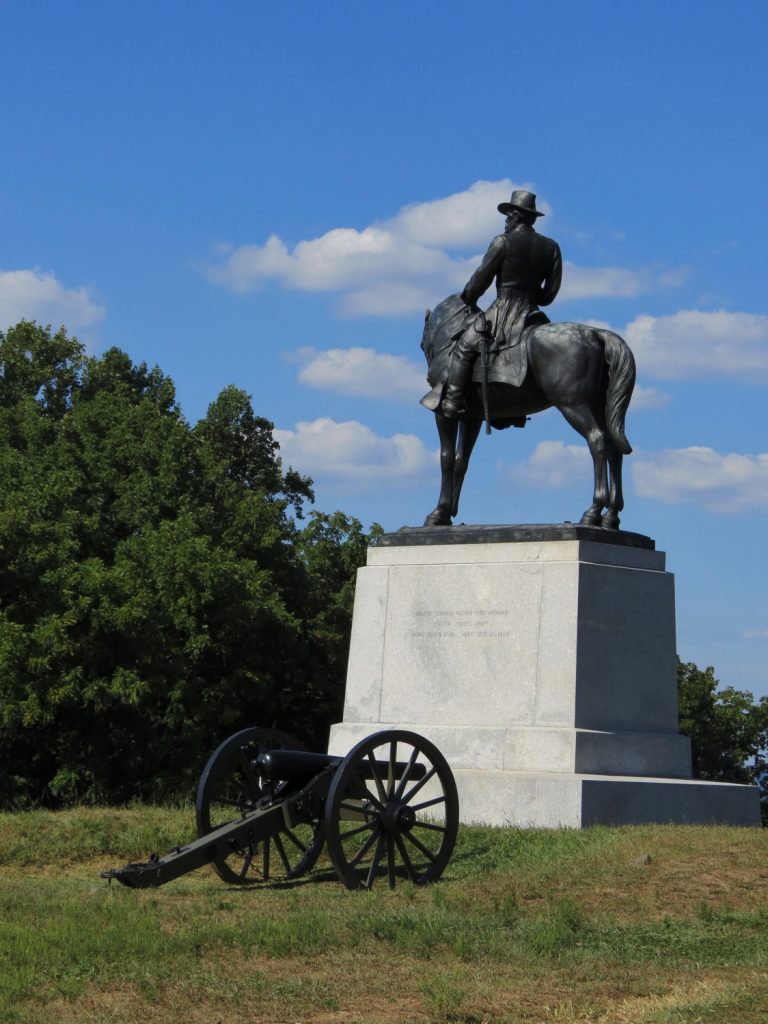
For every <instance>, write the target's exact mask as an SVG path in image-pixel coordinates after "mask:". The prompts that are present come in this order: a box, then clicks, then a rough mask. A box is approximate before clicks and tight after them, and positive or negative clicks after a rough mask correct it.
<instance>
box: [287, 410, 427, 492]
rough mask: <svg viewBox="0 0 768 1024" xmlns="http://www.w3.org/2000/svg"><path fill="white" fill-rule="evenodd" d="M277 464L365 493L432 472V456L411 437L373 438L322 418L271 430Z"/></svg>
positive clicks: (363, 429) (358, 427) (354, 426)
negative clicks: (278, 457)
mask: <svg viewBox="0 0 768 1024" xmlns="http://www.w3.org/2000/svg"><path fill="white" fill-rule="evenodd" d="M275 438H276V440H277V441H278V443H279V444H280V454H281V456H282V458H283V460H284V461H285V462H286V463H287V464H290V465H291V466H293V467H294V468H295V469H297V470H299V471H300V472H302V473H306V474H308V475H309V476H311V477H312V478H313V480H315V481H316V482H318V483H321V484H323V485H325V486H327V487H330V488H344V489H345V490H346V491H367V490H372V489H375V488H380V487H381V486H382V484H385V485H388V486H404V485H407V484H412V483H414V482H421V481H422V479H424V478H425V477H426V476H427V475H428V474H429V475H431V474H433V473H434V466H435V463H436V462H437V455H436V453H434V452H430V451H429V450H428V449H427V448H426V447H425V446H424V444H423V443H422V442H421V441H420V440H419V438H418V437H415V436H414V435H413V434H393V435H392V437H379V436H378V435H377V434H375V433H374V432H373V431H372V430H371V429H370V427H367V426H365V424H363V423H358V422H357V421H356V420H347V421H346V422H343V423H338V422H336V421H335V420H332V419H329V418H328V417H322V418H320V419H316V420H312V421H311V422H301V423H297V424H296V429H295V430H276V431H275Z"/></svg>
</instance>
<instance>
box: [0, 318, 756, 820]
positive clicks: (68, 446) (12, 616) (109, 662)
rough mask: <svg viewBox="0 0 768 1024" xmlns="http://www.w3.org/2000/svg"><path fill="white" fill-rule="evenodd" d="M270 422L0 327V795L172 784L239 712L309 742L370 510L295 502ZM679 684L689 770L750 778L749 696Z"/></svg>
mask: <svg viewBox="0 0 768 1024" xmlns="http://www.w3.org/2000/svg"><path fill="white" fill-rule="evenodd" d="M273 430H274V428H273V425H272V423H270V422H269V421H268V420H266V419H264V418H262V417H260V416H258V415H256V413H255V412H254V409H253V407H252V404H251V399H250V397H249V396H248V394H246V393H245V392H244V391H242V390H241V389H239V388H237V387H234V386H230V387H226V388H224V390H223V391H222V392H221V393H220V394H219V396H218V397H217V398H216V399H215V401H213V402H212V403H211V405H210V406H209V408H208V411H207V413H206V415H205V416H204V417H203V418H202V419H201V420H200V421H199V422H197V423H195V424H190V423H188V422H187V421H186V419H185V418H184V416H183V414H182V411H181V409H180V408H179V406H178V404H177V401H176V394H175V388H174V385H173V382H172V380H171V379H170V378H169V377H167V376H166V375H165V374H163V373H162V371H161V370H160V369H159V368H158V367H156V366H155V367H153V368H151V369H150V368H148V367H147V366H146V364H144V363H142V364H140V365H134V364H133V362H132V360H131V359H130V357H129V356H128V355H127V354H126V353H125V352H123V351H121V350H119V349H117V348H111V349H109V350H108V351H107V352H105V353H104V354H103V355H101V356H91V355H88V354H87V353H86V351H85V349H84V347H83V346H82V345H81V344H80V343H79V342H78V341H77V339H76V338H74V337H69V336H68V335H67V333H66V331H65V330H64V329H60V330H58V331H56V332H53V331H52V330H51V328H50V327H41V326H39V325H37V324H35V323H31V322H26V321H22V322H21V323H19V324H18V325H17V326H15V327H13V328H11V329H10V330H9V331H8V332H7V333H5V334H3V333H2V332H0V480H1V481H2V489H1V490H0V806H2V807H25V806H36V805H41V804H42V805H47V806H61V805H62V804H66V803H71V802H74V801H90V802H119V803H122V802H125V801H129V800H131V799H134V798H139V799H143V800H164V799H171V798H178V797H179V796H186V795H188V794H189V792H190V791H191V787H192V786H193V784H194V781H195V779H196V777H197V775H198V774H199V770H200V762H201V757H204V756H207V754H208V752H209V751H210V750H212V749H213V747H214V746H215V745H216V744H217V743H218V742H219V741H220V740H221V739H222V738H224V737H225V736H226V735H228V734H229V733H230V732H233V731H235V730H236V729H238V728H241V727H243V726H245V725H250V724H259V725H270V726H276V727H278V728H283V729H285V730H287V731H288V732H291V733H296V734H298V735H299V736H301V737H302V738H303V739H304V740H305V741H306V742H307V743H308V744H309V745H312V746H316V748H317V749H321V748H322V746H323V745H324V743H325V741H326V737H327V730H328V726H329V724H330V723H331V722H332V721H335V720H339V719H340V718H341V714H342V706H343V698H344V678H345V672H346V659H347V650H348V638H349V629H350V623H351V614H352V602H353V597H354V580H355V572H356V569H357V568H358V566H360V565H362V564H363V563H364V561H365V551H366V547H367V545H368V543H369V542H370V540H371V537H372V536H374V535H375V534H376V533H378V532H380V528H378V527H376V526H374V527H372V528H371V532H369V533H366V532H365V531H364V530H363V528H362V525H361V523H360V522H359V521H358V520H356V519H354V518H352V517H350V516H347V515H345V514H344V513H343V512H340V511H337V512H334V513H332V514H326V513H323V512H319V511H316V510H313V509H311V507H310V506H311V505H312V503H313V501H314V495H313V491H312V481H311V480H310V479H309V478H307V477H305V476H302V475H300V474H299V473H296V472H295V471H294V470H292V469H291V468H286V467H284V466H283V464H282V462H281V459H280V456H279V448H278V444H277V442H276V441H275V438H274V433H273ZM678 684H679V692H680V708H681V726H682V729H683V731H684V732H686V733H687V734H688V735H690V736H691V737H692V741H693V747H694V759H695V771H696V774H697V776H698V777H702V778H711V779H720V780H723V779H725V780H731V781H748V779H749V778H751V777H752V775H753V774H754V772H755V766H756V765H758V764H763V762H761V761H759V758H760V756H761V754H760V752H761V751H764V748H765V747H766V745H768V701H766V699H765V698H763V699H762V701H760V702H758V703H755V701H754V698H753V697H752V695H751V694H748V693H741V692H739V691H734V690H731V689H726V690H720V689H718V684H717V680H716V679H715V678H714V674H713V670H712V669H710V668H708V669H706V670H705V671H703V672H702V671H701V670H699V669H697V668H696V666H695V665H691V664H684V663H679V665H678ZM750 759H751V760H750ZM748 762H749V763H748ZM763 767H765V765H764V764H763Z"/></svg>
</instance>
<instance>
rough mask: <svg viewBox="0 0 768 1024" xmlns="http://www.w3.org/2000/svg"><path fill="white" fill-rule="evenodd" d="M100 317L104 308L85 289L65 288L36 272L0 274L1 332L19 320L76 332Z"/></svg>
mask: <svg viewBox="0 0 768 1024" xmlns="http://www.w3.org/2000/svg"><path fill="white" fill-rule="evenodd" d="M103 316H104V307H103V306H99V305H97V304H96V302H94V300H93V298H92V297H91V295H90V291H89V289H88V288H65V287H64V285H63V284H61V282H60V281H58V280H57V279H56V277H55V276H54V275H53V274H51V273H46V272H43V271H39V270H0V330H4V329H6V328H8V327H12V326H13V325H14V324H17V323H18V322H19V320H37V321H38V323H41V324H51V325H52V326H53V327H59V326H60V325H61V324H64V325H66V327H67V328H68V329H69V330H76V329H78V328H80V327H89V326H90V325H91V324H94V323H96V322H97V321H98V320H101V319H102V318H103Z"/></svg>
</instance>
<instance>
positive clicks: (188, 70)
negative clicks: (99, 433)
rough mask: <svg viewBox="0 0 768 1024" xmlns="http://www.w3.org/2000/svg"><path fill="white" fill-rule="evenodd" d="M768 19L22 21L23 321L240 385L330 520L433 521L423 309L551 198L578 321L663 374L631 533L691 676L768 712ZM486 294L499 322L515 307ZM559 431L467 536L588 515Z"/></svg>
mask: <svg viewBox="0 0 768 1024" xmlns="http://www.w3.org/2000/svg"><path fill="white" fill-rule="evenodd" d="M767 29H768V5H766V4H765V2H764V0H759V2H758V0H754V2H740V0H736V2H734V3H731V4H730V5H728V6H727V7H726V6H724V5H722V4H721V3H717V4H716V3H713V2H709V0H699V2H695V3H694V2H681V3H678V4H670V3H669V2H666V3H659V2H656V0H651V2H647V0H646V2H644V3H643V4H630V3H616V2H615V0H614V2H611V3H609V2H598V0H595V2H590V0H585V2H584V3H580V4H574V3H572V2H571V3H566V2H562V0H552V2H550V3H548V4H546V5H539V6H538V7H535V6H532V5H521V4H515V3H510V2H508V3H475V4H466V3H452V2H443V3H435V2H432V0H425V2H411V3H402V2H394V3H393V2H390V3H389V4H387V5H385V6H383V5H373V4H368V3H362V2H358V3H351V2H349V3H340V2H333V0H331V2H325V3H323V4H317V3H312V4H310V3H307V2H303V0H302V2H296V3H285V4H283V5H282V6H281V7H279V8H278V7H277V5H274V4H265V3H258V2H250V3H246V2H242V0H231V2H228V3H225V4H221V3H219V4H214V3H203V2H189V0H188V2H185V3H180V2H176V0H168V2H165V3H161V4H158V3H152V4H150V3H146V2H141V0H140V2H137V3H133V4H131V5H129V6H125V5H117V4H104V3H96V2H88V3H86V2H82V0H71V2H70V3H68V4H56V3H53V2H50V0H48V2H45V3H44V2H36V0H25V2H24V3H23V4H22V3H21V2H15V0H0V85H1V87H2V95H3V97H4V102H3V105H2V109H1V111H0V126H1V127H2V137H3V141H4V146H3V151H2V155H0V321H2V323H0V327H5V326H7V325H8V324H10V323H13V322H15V321H16V320H18V319H20V318H21V317H22V316H25V317H28V318H34V319H37V320H39V321H42V322H44V323H52V324H54V325H56V326H58V324H60V323H64V324H65V325H66V326H67V327H68V329H69V330H70V331H71V332H73V333H75V334H76V335H77V336H78V337H79V338H81V340H83V341H85V342H86V344H87V345H88V346H89V349H90V350H91V351H93V352H99V351H102V350H103V349H104V348H106V347H108V346H110V345H118V346H120V347H122V348H124V349H125V350H126V351H127V352H129V353H130V355H131V356H132V358H133V359H134V360H135V361H141V360H146V361H147V362H149V363H158V364H159V365H160V367H161V368H162V369H163V370H164V371H165V372H166V373H167V374H169V375H170V376H171V377H172V378H173V379H174V381H175V382H176V385H177V390H178V398H179V402H180V404H181V406H182V408H183V410H184V412H185V414H186V416H187V418H188V419H190V420H192V421H194V420H196V419H197V418H199V417H200V416H202V415H204V414H205V410H206V407H207V405H208V403H209V402H211V401H212V400H213V399H214V398H215V397H216V394H217V393H218V391H219V390H220V389H221V388H222V387H223V386H225V385H226V384H228V383H235V384H237V385H238V386H240V387H243V388H245V389H246V390H247V391H249V392H250V393H251V394H252V396H253V402H254V407H255V409H256V411H257V412H258V413H259V414H261V415H264V416H267V417H268V418H270V419H271V420H273V422H274V423H275V425H276V428H277V430H278V432H279V433H278V436H279V437H280V440H281V444H282V448H283V454H284V457H285V459H286V461H287V462H290V463H291V464H293V465H294V466H295V467H296V468H298V469H301V470H302V471H304V472H306V473H309V474H310V475H311V476H312V477H314V479H315V482H316V493H317V506H318V507H319V508H321V509H323V510H325V511H331V510H333V509H334V508H341V509H343V510H344V511H346V512H348V513H351V514H354V515H356V516H358V517H359V518H360V519H362V520H363V522H364V523H365V524H366V525H368V524H370V523H371V522H372V521H378V522H380V523H382V524H383V525H384V527H385V528H387V529H396V528H397V527H399V526H401V525H405V524H408V525H418V524H420V523H421V522H422V520H423V518H424V516H425V515H426V514H427V513H428V512H429V511H430V510H431V509H432V507H433V506H434V504H435V500H436V497H437V490H438V470H437V464H436V434H435V429H434V421H433V419H432V417H431V416H430V414H429V413H427V412H426V411H425V410H424V409H423V408H421V407H420V406H419V404H418V399H419V397H420V395H421V394H422V393H423V391H424V390H426V386H425V383H424V380H423V376H424V366H423V364H422V361H421V359H422V357H421V353H420V351H419V340H420V332H421V324H422V316H423V309H424V307H425V306H427V305H434V304H436V303H437V302H438V301H440V299H441V298H443V297H445V295H447V294H449V293H451V292H454V291H458V290H460V289H461V287H462V286H463V284H464V283H465V281H466V279H467V278H468V276H469V274H470V272H471V271H472V269H473V268H474V266H475V265H476V264H477V262H478V261H479V258H480V257H481V255H482V253H483V252H484V251H485V248H486V246H487V244H488V242H489V241H490V239H491V238H492V237H493V235H494V234H496V233H498V232H499V231H500V230H502V228H503V218H502V217H501V216H500V215H499V214H498V213H497V212H496V204H497V203H498V202H499V201H500V200H503V199H506V198H508V196H509V192H510V191H511V189H512V188H513V187H528V188H530V189H531V190H532V191H534V192H536V193H537V195H538V197H539V203H540V205H541V206H542V208H543V209H545V210H546V212H547V215H546V217H545V218H544V219H543V221H540V222H539V227H540V230H542V231H543V232H544V233H545V234H548V235H550V236H551V237H554V238H556V239H557V241H558V242H559V243H560V245H561V248H562V250H563V256H564V259H565V261H566V264H565V270H564V278H563V289H562V292H561V295H560V296H559V297H558V299H557V301H556V303H555V304H554V306H553V307H551V309H550V313H551V316H552V318H553V319H556V320H580V321H585V320H587V321H593V320H594V321H601V322H604V323H607V324H610V325H611V326H612V327H613V328H614V329H615V330H618V331H619V333H621V334H622V335H623V336H624V337H626V338H627V340H628V341H629V343H630V345H631V346H632V348H633V350H634V351H635V355H636V358H637V362H638V371H639V372H638V384H639V387H638V391H637V394H636V397H635V399H634V401H633V404H632V407H631V408H630V412H629V417H628V435H629V437H630V440H631V441H632V444H633V446H634V449H635V452H634V454H633V455H632V456H631V457H630V458H629V459H628V460H627V461H626V463H625V465H626V477H627V480H626V498H627V507H626V509H625V513H624V516H623V520H622V525H623V527H624V528H626V529H629V530H635V531H638V532H641V533H646V534H648V535H650V536H651V537H653V538H654V539H655V540H656V543H657V546H658V547H659V548H660V549H662V550H665V551H666V552H667V555H668V567H669V569H670V570H671V571H673V572H674V573H675V575H676V587H677V618H678V650H679V653H680V655H681V657H683V658H684V659H685V660H692V661H695V662H697V663H698V664H699V665H701V666H704V665H707V664H712V665H714V666H715V669H716V672H717V675H718V676H719V677H720V679H721V680H722V682H723V683H727V684H731V685H734V686H737V687H740V688H746V689H750V690H752V691H753V692H754V693H755V694H765V693H768V672H766V669H765V661H766V654H768V601H767V600H766V587H765V583H764V576H765V572H766V567H767V561H768V560H767V559H766V555H767V554H768V545H767V544H766V539H765V538H766V530H765V521H766V513H768V443H767V442H766V430H765V408H766V401H765V400H766V386H767V385H768V303H767V302H766V288H765V276H766V260H765V256H764V245H763V239H765V237H766V235H768V202H767V201H766V195H765V188H766V186H765V167H766V163H767V162H768V161H767V159H766V158H767V157H768V152H767V150H768V145H767V144H766V130H765V109H766V101H767V100H768V88H767V84H766V70H765V69H766V61H765V45H766V39H768V32H767V31H766V30H767ZM490 298H491V296H488V301H490ZM586 460H587V455H586V448H585V447H584V445H583V443H582V442H581V439H580V438H579V437H578V436H577V435H576V434H575V433H573V431H572V430H571V429H570V428H569V427H568V426H567V425H566V424H565V422H564V421H563V420H562V419H561V417H560V416H559V414H558V413H556V412H554V411H550V412H547V413H544V414H541V415H540V416H537V417H535V418H534V420H533V421H532V422H531V423H529V424H528V426H527V427H526V429H525V430H524V431H520V430H515V431H506V432H503V433H495V434H494V435H493V436H492V437H491V438H481V440H480V442H479V443H478V449H477V450H476V453H475V456H474V462H473V465H472V468H471V472H470V475H469V476H468V478H467V483H466V487H465V495H464V500H463V505H462V509H461V515H460V518H461V519H462V520H463V521H466V522H492V523H498V522H561V521H563V520H576V519H578V518H579V516H580V515H581V513H582V511H583V510H584V509H585V508H586V507H587V505H588V504H589V501H590V496H591V495H590V492H591V470H590V467H589V465H588V462H587V461H586Z"/></svg>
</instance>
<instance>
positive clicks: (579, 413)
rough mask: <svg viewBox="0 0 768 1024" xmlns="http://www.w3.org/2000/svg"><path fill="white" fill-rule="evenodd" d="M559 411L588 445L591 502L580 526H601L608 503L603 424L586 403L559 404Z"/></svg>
mask: <svg viewBox="0 0 768 1024" xmlns="http://www.w3.org/2000/svg"><path fill="white" fill-rule="evenodd" d="M559 408H560V412H562V414H563V416H565V418H566V419H567V420H568V422H569V423H570V425H571V426H572V427H573V429H574V430H576V431H577V432H578V433H579V434H581V436H582V437H583V438H584V440H585V441H586V442H587V444H588V445H589V453H590V455H591V456H592V466H593V469H594V474H595V483H594V489H593V492H592V504H591V505H590V506H589V508H588V509H587V510H586V512H585V513H584V515H583V516H582V517H581V520H580V522H581V524H582V526H601V525H602V512H603V509H604V508H606V506H607V505H608V503H609V491H608V463H607V459H606V432H605V426H604V425H603V424H601V423H600V422H598V419H597V417H596V416H595V413H594V411H593V410H592V409H591V408H590V407H589V405H587V404H586V403H584V404H582V405H576V406H568V407H563V406H560V407H559Z"/></svg>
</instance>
